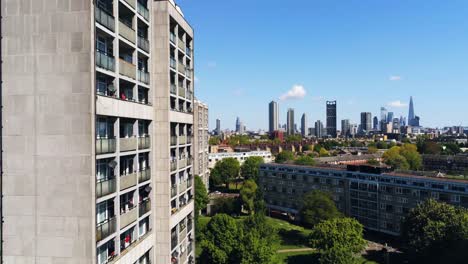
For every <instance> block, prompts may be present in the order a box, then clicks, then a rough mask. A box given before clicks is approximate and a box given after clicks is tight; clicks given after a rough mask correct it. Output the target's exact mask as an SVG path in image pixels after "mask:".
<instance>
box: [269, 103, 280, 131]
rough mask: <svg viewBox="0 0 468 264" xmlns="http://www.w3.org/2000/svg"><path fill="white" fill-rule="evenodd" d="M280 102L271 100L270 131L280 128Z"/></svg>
mask: <svg viewBox="0 0 468 264" xmlns="http://www.w3.org/2000/svg"><path fill="white" fill-rule="evenodd" d="M278 111H279V110H278V103H277V102H275V101H271V102H270V104H269V105H268V122H269V130H268V131H269V132H270V133H273V131H275V130H278V128H279V126H278V125H279V122H278V118H279V114H278Z"/></svg>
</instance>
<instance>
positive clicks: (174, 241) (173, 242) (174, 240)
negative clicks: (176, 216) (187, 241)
mask: <svg viewBox="0 0 468 264" xmlns="http://www.w3.org/2000/svg"><path fill="white" fill-rule="evenodd" d="M177 244H179V242H178V240H177V233H172V234H171V249H174V248H175V247H176V246H177Z"/></svg>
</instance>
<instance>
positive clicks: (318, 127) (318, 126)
mask: <svg viewBox="0 0 468 264" xmlns="http://www.w3.org/2000/svg"><path fill="white" fill-rule="evenodd" d="M323 130H324V128H323V123H322V121H320V120H317V121H316V122H315V136H316V137H317V138H321V137H323V136H324V135H323Z"/></svg>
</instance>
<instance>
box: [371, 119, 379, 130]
mask: <svg viewBox="0 0 468 264" xmlns="http://www.w3.org/2000/svg"><path fill="white" fill-rule="evenodd" d="M372 128H373V130H374V131H378V130H379V118H378V117H377V116H374V122H373V126H372Z"/></svg>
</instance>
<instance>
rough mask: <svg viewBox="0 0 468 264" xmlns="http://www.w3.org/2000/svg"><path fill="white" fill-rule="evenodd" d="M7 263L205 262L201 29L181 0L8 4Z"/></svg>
mask: <svg viewBox="0 0 468 264" xmlns="http://www.w3.org/2000/svg"><path fill="white" fill-rule="evenodd" d="M1 13H2V21H1V22H2V23H1V24H2V42H1V43H2V61H3V63H2V68H1V70H2V81H3V84H2V105H3V109H2V117H3V118H2V126H3V128H2V146H3V151H4V152H3V154H4V155H3V158H4V159H3V160H2V170H3V175H2V180H3V184H2V193H3V195H4V197H3V208H2V210H3V217H4V224H3V227H2V228H3V231H4V232H3V234H2V239H3V241H4V242H3V249H2V253H3V263H6V264H10V263H12V264H13V263H37V264H39V263H84V264H89V263H92V264H94V263H98V264H104V263H116V264H118V263H122V264H134V263H137V264H143V263H145V264H146V263H157V264H163V263H164V264H168V263H193V261H194V242H193V240H194V234H193V221H192V219H193V191H192V186H193V184H192V181H193V172H192V166H191V164H192V154H191V153H192V144H191V142H192V141H191V136H192V131H193V113H192V105H193V81H192V76H193V30H192V28H191V27H190V26H189V24H188V23H187V22H186V20H185V19H184V17H183V14H182V11H181V10H180V8H179V7H177V6H176V5H175V3H174V2H172V1H157V0H71V1H62V0H60V1H42V0H41V1H39V0H37V1H36V0H29V1H16V0H1Z"/></svg>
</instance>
